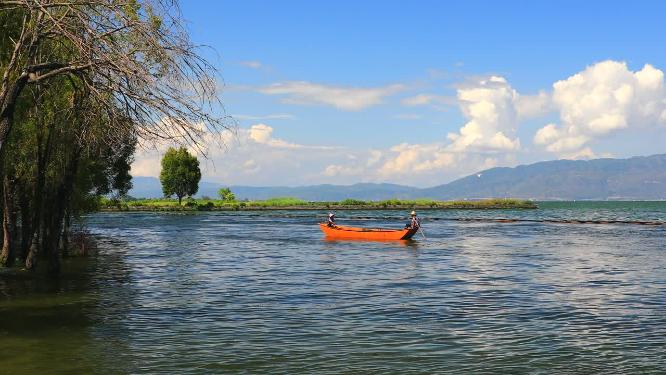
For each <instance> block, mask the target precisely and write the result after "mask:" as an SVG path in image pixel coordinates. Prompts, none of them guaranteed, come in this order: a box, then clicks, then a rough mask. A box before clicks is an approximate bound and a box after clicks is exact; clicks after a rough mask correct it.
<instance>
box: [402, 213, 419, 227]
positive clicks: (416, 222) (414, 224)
mask: <svg viewBox="0 0 666 375" xmlns="http://www.w3.org/2000/svg"><path fill="white" fill-rule="evenodd" d="M409 215H410V216H411V219H410V220H409V224H407V225H406V226H405V228H409V229H418V228H420V227H421V219H419V218H418V217H417V216H416V211H412V212H411V213H410V214H409Z"/></svg>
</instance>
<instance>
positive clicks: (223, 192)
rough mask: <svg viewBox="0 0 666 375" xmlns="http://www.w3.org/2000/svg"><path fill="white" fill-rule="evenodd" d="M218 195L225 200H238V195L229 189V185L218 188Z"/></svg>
mask: <svg viewBox="0 0 666 375" xmlns="http://www.w3.org/2000/svg"><path fill="white" fill-rule="evenodd" d="M217 195H219V196H220V199H222V200H223V201H227V202H233V201H235V200H236V195H234V193H232V192H231V189H229V188H228V187H226V188H221V189H220V190H218V191H217Z"/></svg>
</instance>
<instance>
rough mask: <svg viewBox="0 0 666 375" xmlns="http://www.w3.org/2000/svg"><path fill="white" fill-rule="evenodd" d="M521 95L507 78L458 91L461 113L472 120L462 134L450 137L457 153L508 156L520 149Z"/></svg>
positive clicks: (494, 77)
mask: <svg viewBox="0 0 666 375" xmlns="http://www.w3.org/2000/svg"><path fill="white" fill-rule="evenodd" d="M518 97H519V96H518V93H517V92H516V90H514V89H513V88H511V86H510V85H509V84H508V82H507V81H506V80H505V79H504V78H503V77H497V76H491V77H489V78H486V79H482V80H480V81H478V82H476V83H475V84H474V85H471V86H466V87H461V88H459V89H458V100H459V105H460V110H461V111H462V113H463V115H464V116H465V117H466V118H467V119H468V121H467V123H466V124H465V125H464V126H463V127H462V128H460V132H459V133H449V135H448V138H449V140H451V141H452V144H451V145H450V146H449V148H450V150H452V151H455V152H463V151H480V152H500V151H503V152H506V151H516V150H518V149H519V148H520V140H519V139H518V138H516V137H515V132H516V127H517V125H518V124H517V122H518V113H517V110H516V106H515V102H516V101H517V100H518Z"/></svg>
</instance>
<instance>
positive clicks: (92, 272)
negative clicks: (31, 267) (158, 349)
mask: <svg viewBox="0 0 666 375" xmlns="http://www.w3.org/2000/svg"><path fill="white" fill-rule="evenodd" d="M100 247H101V248H103V250H102V251H101V254H99V255H95V256H90V257H78V258H66V259H64V261H63V268H62V272H61V274H59V275H57V276H53V275H50V274H48V273H47V272H46V269H43V270H38V271H36V272H28V271H24V270H16V269H11V270H3V271H2V274H0V296H2V300H1V301H0V316H1V317H2V318H1V319H0V338H1V339H0V353H2V355H0V359H1V360H2V362H3V372H5V371H6V372H5V373H21V372H26V371H28V372H38V371H42V372H43V371H47V372H58V371H67V372H70V371H71V372H74V373H92V372H99V371H101V372H116V371H120V372H127V371H124V370H123V369H120V368H119V366H118V364H119V363H121V364H122V363H126V362H124V361H119V360H118V357H119V356H121V355H123V353H127V352H128V350H127V345H126V343H123V342H122V341H121V340H119V338H122V337H126V334H125V333H124V332H123V330H124V329H123V326H122V324H121V323H122V321H123V320H124V316H125V315H126V309H127V306H128V303H129V301H131V298H132V295H133V294H134V291H133V290H132V289H131V288H130V287H129V286H130V283H129V280H130V273H129V267H128V266H127V265H126V264H125V263H124V261H123V257H124V254H123V249H125V248H126V246H124V245H123V244H120V243H117V242H116V243H111V242H108V241H105V240H102V241H101V243H100ZM110 348H113V350H110ZM104 369H108V370H109V371H104Z"/></svg>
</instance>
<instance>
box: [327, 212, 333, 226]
mask: <svg viewBox="0 0 666 375" xmlns="http://www.w3.org/2000/svg"><path fill="white" fill-rule="evenodd" d="M326 225H328V226H329V227H331V228H335V214H334V213H332V212H331V213H329V214H328V222H327V223H326Z"/></svg>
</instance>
